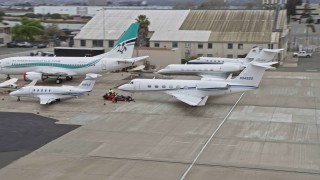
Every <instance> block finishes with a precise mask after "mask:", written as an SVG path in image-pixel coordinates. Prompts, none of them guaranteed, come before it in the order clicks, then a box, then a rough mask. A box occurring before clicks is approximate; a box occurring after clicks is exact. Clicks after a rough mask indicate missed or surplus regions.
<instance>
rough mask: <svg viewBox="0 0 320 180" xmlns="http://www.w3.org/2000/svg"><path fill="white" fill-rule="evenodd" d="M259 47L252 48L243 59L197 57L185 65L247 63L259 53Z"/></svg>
mask: <svg viewBox="0 0 320 180" xmlns="http://www.w3.org/2000/svg"><path fill="white" fill-rule="evenodd" d="M260 50H261V48H260V47H254V48H252V49H251V50H250V51H249V53H248V54H247V56H246V57H245V58H221V57H198V58H197V59H194V60H190V61H188V62H187V64H223V63H225V62H236V63H249V62H251V61H252V60H253V59H254V57H256V55H258V54H259V53H260Z"/></svg>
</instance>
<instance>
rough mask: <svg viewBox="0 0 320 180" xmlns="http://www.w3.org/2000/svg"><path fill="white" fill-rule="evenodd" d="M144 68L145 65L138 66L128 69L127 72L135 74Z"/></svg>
mask: <svg viewBox="0 0 320 180" xmlns="http://www.w3.org/2000/svg"><path fill="white" fill-rule="evenodd" d="M145 67H146V66H145V65H140V66H137V67H135V68H133V69H130V70H128V72H137V71H142V70H143V69H144V68H145Z"/></svg>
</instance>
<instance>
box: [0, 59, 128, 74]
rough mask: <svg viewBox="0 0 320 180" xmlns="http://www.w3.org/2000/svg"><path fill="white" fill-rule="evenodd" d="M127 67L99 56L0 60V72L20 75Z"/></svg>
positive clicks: (85, 72)
mask: <svg viewBox="0 0 320 180" xmlns="http://www.w3.org/2000/svg"><path fill="white" fill-rule="evenodd" d="M121 66H123V68H124V67H127V66H128V64H119V63H118V62H117V59H115V58H99V57H29V56H26V57H11V58H5V59H3V60H1V61H0V74H8V75H22V74H24V73H25V72H39V73H44V74H50V72H65V73H66V74H72V75H85V74H87V73H105V72H110V71H114V70H118V69H119V68H122V67H121Z"/></svg>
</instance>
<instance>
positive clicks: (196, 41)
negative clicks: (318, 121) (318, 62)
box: [74, 9, 289, 60]
mask: <svg viewBox="0 0 320 180" xmlns="http://www.w3.org/2000/svg"><path fill="white" fill-rule="evenodd" d="M139 15H146V16H147V17H148V18H149V21H150V22H151V24H150V26H149V38H150V40H149V46H150V51H154V49H156V48H161V49H179V51H178V53H180V56H181V58H182V59H184V58H188V57H190V56H198V57H199V56H209V57H210V56H218V57H229V58H232V57H233V58H236V57H239V56H242V55H244V54H246V53H247V52H248V51H249V50H250V49H251V48H252V47H253V46H255V45H259V46H261V47H264V48H271V49H272V48H283V49H287V44H288V32H289V30H288V26H287V16H286V10H278V11H277V10H109V9H108V10H102V11H101V12H100V13H98V14H97V15H96V16H94V17H93V18H92V19H91V20H90V21H89V22H88V23H87V24H86V25H85V26H84V27H83V28H82V29H81V31H80V32H79V33H78V34H77V35H76V36H75V38H74V41H75V46H76V47H88V48H91V47H104V48H105V49H106V50H109V49H111V48H112V47H113V44H114V42H115V41H116V40H117V39H118V38H119V37H120V35H121V34H122V33H123V31H124V30H125V29H126V28H127V26H128V25H129V24H130V23H132V22H135V19H136V18H137V17H138V16H139ZM146 51H148V49H146V48H144V49H143V53H140V55H142V54H144V52H146ZM158 52H160V53H158V54H159V56H161V51H158ZM146 54H147V53H146ZM154 54H157V53H154ZM155 56H156V55H154V56H151V57H150V58H154V57H155ZM285 56H286V52H283V53H282V54H281V55H280V56H279V59H280V60H281V59H283V58H284V57H285ZM175 57H177V56H175Z"/></svg>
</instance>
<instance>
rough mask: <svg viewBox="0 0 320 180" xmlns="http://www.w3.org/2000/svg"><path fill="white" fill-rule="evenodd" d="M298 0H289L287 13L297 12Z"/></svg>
mask: <svg viewBox="0 0 320 180" xmlns="http://www.w3.org/2000/svg"><path fill="white" fill-rule="evenodd" d="M296 4H297V3H296V0H288V2H287V5H286V8H287V15H288V16H289V17H290V16H294V15H295V14H296Z"/></svg>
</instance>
